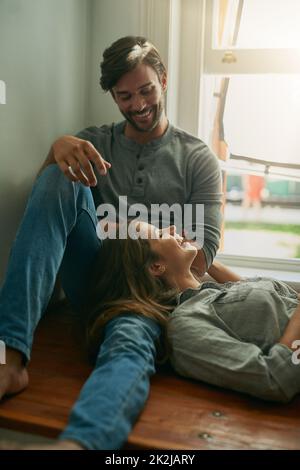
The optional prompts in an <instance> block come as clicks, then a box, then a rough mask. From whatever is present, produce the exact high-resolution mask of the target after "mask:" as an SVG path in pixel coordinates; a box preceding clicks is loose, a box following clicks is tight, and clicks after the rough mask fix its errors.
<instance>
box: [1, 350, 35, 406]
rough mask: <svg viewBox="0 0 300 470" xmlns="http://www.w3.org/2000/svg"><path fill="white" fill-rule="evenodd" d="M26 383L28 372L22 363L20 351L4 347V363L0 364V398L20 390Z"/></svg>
mask: <svg viewBox="0 0 300 470" xmlns="http://www.w3.org/2000/svg"><path fill="white" fill-rule="evenodd" d="M27 385H28V372H27V369H26V367H25V366H24V364H23V356H22V353H20V352H19V351H17V350H16V349H11V348H7V349H6V364H1V365H0V400H1V399H2V398H3V397H4V396H5V395H13V394H15V393H18V392H21V390H23V389H24V388H26V387H27Z"/></svg>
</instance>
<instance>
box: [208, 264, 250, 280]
mask: <svg viewBox="0 0 300 470" xmlns="http://www.w3.org/2000/svg"><path fill="white" fill-rule="evenodd" d="M207 272H208V274H209V275H210V276H211V277H212V278H214V279H215V281H217V282H219V283H221V284H223V283H224V282H228V281H233V282H236V281H240V280H241V279H242V277H241V276H239V275H238V274H236V273H234V272H233V271H231V270H230V269H228V268H227V267H226V266H224V264H222V263H219V262H218V261H214V262H213V264H212V265H211V267H210V268H209V269H208V271H207Z"/></svg>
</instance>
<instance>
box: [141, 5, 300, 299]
mask: <svg viewBox="0 0 300 470" xmlns="http://www.w3.org/2000/svg"><path fill="white" fill-rule="evenodd" d="M212 5H213V2H212V0H162V1H159V2H157V1H155V0H141V1H140V18H141V20H140V33H141V34H144V35H145V36H147V37H149V38H150V39H152V40H153V42H154V43H155V44H156V45H157V47H158V48H159V49H160V50H161V51H163V53H164V57H165V59H166V63H167V66H168V71H169V73H168V78H169V82H168V93H167V95H168V96H167V115H168V117H169V119H170V121H171V122H172V123H173V124H174V125H177V126H178V127H181V128H183V129H185V130H186V131H188V132H190V133H192V134H194V135H199V128H200V115H201V113H200V104H201V101H202V96H203V76H204V73H208V71H207V66H206V64H207V63H209V64H210V67H211V73H213V74H216V73H217V74H221V75H223V76H230V75H231V74H230V73H229V70H228V64H225V63H223V62H222V58H223V56H224V53H225V51H226V50H227V49H219V50H213V49H212V47H210V48H208V47H207V44H210V45H211V46H212V42H209V41H208V34H211V28H212V22H210V26H209V27H208V22H207V19H209V18H210V19H211V18H212ZM145 14H147V17H146V16H145ZM158 19H159V31H158V24H157V20H158ZM161 28H162V29H161ZM162 31H163V34H162ZM174 44H175V47H173V45H174ZM187 51H188V52H189V53H187ZM257 51H258V52H259V54H258V55H257V60H259V61H262V64H264V62H265V58H266V54H268V57H269V54H270V52H271V53H272V55H273V58H272V71H273V73H282V67H283V64H286V63H287V62H289V64H290V68H289V70H290V72H291V73H300V53H299V61H298V63H297V64H295V63H294V62H295V50H294V49H293V50H292V49H276V50H270V49H260V50H255V54H256V52H257ZM234 53H238V62H237V63H238V64H241V66H242V67H243V70H244V71H248V72H247V73H253V68H251V67H250V66H249V64H247V62H248V58H250V57H251V59H253V54H254V50H252V49H239V50H238V51H237V50H235V51H234ZM207 55H209V57H207ZM254 59H255V60H256V58H254ZM291 59H292V60H291ZM208 60H209V62H207V61H208ZM258 65H259V64H258ZM235 70H236V73H241V71H240V69H239V68H238V67H236V69H235ZM260 70H261V72H259V71H260ZM243 73H244V72H243ZM255 73H265V68H264V69H262V66H259V67H258V72H255ZM170 96H171V97H172V101H171V100H170ZM168 97H169V99H168ZM217 258H218V259H220V261H223V262H225V263H226V264H227V265H229V266H234V267H238V268H246V269H253V270H255V269H257V270H264V269H266V267H267V268H268V270H270V272H271V273H272V275H274V274H276V275H278V277H279V278H282V279H283V280H285V279H286V276H285V273H289V274H290V276H291V278H292V280H295V281H296V282H298V283H299V290H300V275H299V273H300V260H298V259H296V258H295V259H285V258H276V259H273V258H262V257H255V256H237V255H233V254H232V255H231V254H223V253H222V254H221V253H220V254H218V255H217ZM270 275H271V274H270Z"/></svg>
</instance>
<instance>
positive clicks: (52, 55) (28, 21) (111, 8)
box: [0, 0, 169, 284]
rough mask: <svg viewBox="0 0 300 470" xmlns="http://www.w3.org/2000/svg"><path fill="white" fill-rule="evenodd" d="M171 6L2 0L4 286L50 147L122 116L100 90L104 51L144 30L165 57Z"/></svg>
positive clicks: (160, 0) (0, 226)
mask: <svg viewBox="0 0 300 470" xmlns="http://www.w3.org/2000/svg"><path fill="white" fill-rule="evenodd" d="M168 8H169V0H154V1H153V0H0V80H3V81H4V82H5V83H6V95H7V96H6V104H0V284H1V281H2V280H3V276H4V272H5V269H6V265H7V260H8V254H9V249H10V246H11V244H12V241H13V239H14V236H15V233H16V230H17V227H18V224H19V222H20V220H21V217H22V213H23V211H24V207H25V203H26V199H27V197H28V194H29V192H30V188H31V186H32V183H33V181H34V178H35V175H36V173H37V171H38V169H39V167H40V166H41V164H42V162H43V161H44V159H45V157H46V155H47V152H48V149H49V147H50V144H51V143H52V142H53V140H54V139H55V138H57V137H58V136H60V135H62V134H64V133H74V132H76V131H78V130H80V129H82V128H84V127H87V126H88V125H101V124H103V123H109V122H113V121H118V120H120V119H121V115H120V113H119V111H118V109H117V107H116V105H115V104H114V102H113V100H112V98H111V96H110V94H105V93H103V91H102V90H101V87H100V85H99V77H100V62H101V57H102V53H103V51H104V49H105V48H106V47H107V46H109V45H110V44H111V43H112V42H113V41H115V40H116V39H117V38H119V37H121V36H125V35H129V34H131V35H138V34H141V31H142V32H143V33H144V34H146V35H148V36H149V37H150V39H153V40H154V42H155V44H156V45H157V46H158V48H159V49H161V50H162V52H163V55H165V56H167V39H168V30H167V29H166V30H165V29H164V28H163V27H162V26H161V23H162V18H165V17H166V15H168ZM157 12H159V13H160V15H161V17H162V18H161V19H160V22H158V23H157V21H155V18H156V17H157ZM142 15H144V16H143V21H141V18H142ZM149 19H150V20H151V21H150V22H149ZM162 24H163V23H162ZM162 30H163V31H162ZM151 35H152V36H153V37H151ZM165 59H166V57H165Z"/></svg>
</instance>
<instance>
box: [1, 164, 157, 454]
mask: <svg viewBox="0 0 300 470" xmlns="http://www.w3.org/2000/svg"><path fill="white" fill-rule="evenodd" d="M96 224H97V218H96V211H95V206H94V202H93V198H92V194H91V191H90V189H89V188H86V187H85V186H83V185H82V184H81V183H71V182H70V181H69V180H67V178H66V177H65V176H64V175H63V174H62V172H61V171H60V169H59V168H58V167H57V165H55V164H53V165H49V166H48V167H47V168H46V169H45V170H44V171H43V172H42V173H41V175H40V176H39V178H38V179H37V180H36V182H35V185H34V187H33V190H32V194H31V196H30V199H29V201H28V205H27V208H26V211H25V214H24V218H23V221H22V223H21V225H20V228H19V231H18V234H17V236H16V239H15V242H14V245H13V248H12V251H11V254H10V258H9V263H8V270H7V274H6V279H5V282H4V284H3V287H2V290H1V292H0V339H1V340H3V341H4V342H5V344H6V346H8V347H12V348H15V349H17V350H19V351H21V352H22V353H23V354H24V356H25V358H26V359H27V360H29V359H30V353H31V348H32V341H33V334H34V331H35V328H36V326H37V324H38V321H39V320H40V318H41V316H42V314H43V313H44V311H45V309H46V308H47V305H48V302H49V300H50V297H51V294H52V291H53V288H54V285H55V280H56V277H57V273H58V271H59V272H60V279H61V282H62V286H63V289H64V291H65V293H66V296H67V297H68V299H69V300H70V302H71V304H72V305H73V306H74V307H75V309H77V310H78V309H79V308H80V306H81V305H82V303H83V302H84V299H85V295H86V292H87V289H88V283H89V276H90V271H91V265H92V263H93V261H94V259H95V255H96V253H97V251H98V249H99V246H100V243H101V241H100V240H99V239H98V238H97V234H96ZM159 335H160V327H159V325H158V324H157V323H155V322H154V321H152V320H150V319H148V318H145V317H142V316H139V315H134V314H132V315H131V314H123V315H120V316H118V317H116V318H114V319H113V320H111V321H110V322H109V323H108V325H107V326H106V328H105V336H104V341H103V342H102V344H101V347H100V349H99V353H98V357H97V360H96V365H95V368H94V370H93V372H92V374H91V375H90V377H89V378H88V380H87V381H86V383H85V385H84V387H83V388H82V390H81V393H80V395H79V398H78V400H77V402H76V403H75V405H74V407H73V408H72V410H71V414H70V417H69V422H68V425H67V427H66V428H65V430H64V431H63V433H62V434H61V435H60V439H71V440H74V441H77V442H79V443H81V444H82V445H83V446H84V447H85V448H87V449H119V448H120V447H121V446H122V445H123V443H124V442H125V441H126V439H127V435H128V433H129V432H130V430H131V427H132V425H133V423H134V421H135V420H136V418H137V416H138V414H139V413H140V411H141V409H142V407H143V405H144V403H145V401H146V399H147V396H148V392H149V377H150V376H151V375H152V374H153V373H154V372H155V367H154V361H155V353H156V350H155V342H156V340H158V338H159ZM0 367H1V366H0ZM49 393H55V390H49Z"/></svg>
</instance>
